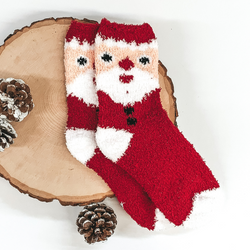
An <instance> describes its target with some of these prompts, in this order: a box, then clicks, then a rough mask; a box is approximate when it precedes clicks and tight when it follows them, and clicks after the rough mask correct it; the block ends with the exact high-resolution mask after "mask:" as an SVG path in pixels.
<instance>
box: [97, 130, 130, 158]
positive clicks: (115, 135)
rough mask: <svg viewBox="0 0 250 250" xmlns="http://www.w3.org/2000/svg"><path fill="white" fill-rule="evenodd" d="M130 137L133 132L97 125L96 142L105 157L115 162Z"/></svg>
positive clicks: (128, 142) (120, 155)
mask: <svg viewBox="0 0 250 250" xmlns="http://www.w3.org/2000/svg"><path fill="white" fill-rule="evenodd" d="M132 137H133V134H132V133H129V132H127V131H125V130H116V129H114V128H100V127H97V132H96V143H97V145H98V147H99V148H100V150H101V151H102V153H103V154H104V155H105V156H106V157H107V158H109V159H110V160H111V161H113V162H117V161H118V160H119V159H120V158H121V157H122V156H123V155H124V153H125V151H126V150H127V148H128V146H129V144H130V141H131V139H132Z"/></svg>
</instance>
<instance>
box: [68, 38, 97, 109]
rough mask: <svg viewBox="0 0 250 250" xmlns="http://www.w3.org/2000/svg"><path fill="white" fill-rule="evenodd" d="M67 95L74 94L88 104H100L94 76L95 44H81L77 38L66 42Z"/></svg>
mask: <svg viewBox="0 0 250 250" xmlns="http://www.w3.org/2000/svg"><path fill="white" fill-rule="evenodd" d="M64 64H65V68H66V69H67V70H66V71H65V77H66V90H67V96H69V95H71V94H72V95H74V96H76V97H78V98H80V99H83V101H84V102H85V103H87V104H94V105H96V106H97V105H98V100H97V95H96V90H95V86H94V85H93V78H94V73H95V71H94V69H93V65H94V45H89V44H88V43H84V44H83V45H80V44H79V42H78V41H77V39H76V38H74V39H72V40H71V41H70V42H69V43H65V60H64Z"/></svg>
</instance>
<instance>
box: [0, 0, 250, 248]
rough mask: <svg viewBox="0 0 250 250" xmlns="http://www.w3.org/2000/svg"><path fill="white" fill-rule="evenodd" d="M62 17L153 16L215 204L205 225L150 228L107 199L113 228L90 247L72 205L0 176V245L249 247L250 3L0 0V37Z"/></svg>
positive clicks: (184, 124)
mask: <svg viewBox="0 0 250 250" xmlns="http://www.w3.org/2000/svg"><path fill="white" fill-rule="evenodd" d="M64 16H73V17H76V18H80V19H81V18H84V17H86V18H89V19H94V20H97V21H100V20H101V18H102V17H106V18H108V19H110V20H111V21H117V22H127V23H142V22H148V23H150V24H151V26H152V27H153V29H154V31H155V33H156V35H157V38H158V42H159V57H160V60H161V61H162V62H163V64H164V65H165V66H166V67H167V69H168V74H169V76H170V77H171V78H172V80H173V83H174V87H175V96H176V97H177V107H178V111H179V118H178V119H177V122H178V125H179V129H180V130H181V131H182V132H183V133H184V135H185V136H186V137H187V138H188V140H190V141H191V142H192V143H193V144H194V146H195V148H196V149H197V151H198V152H199V153H200V154H201V155H202V157H203V158H205V160H206V162H207V164H208V166H209V167H210V168H211V169H212V171H213V173H214V174H215V176H216V178H217V179H219V181H220V183H221V186H222V187H223V190H224V192H225V203H224V207H223V211H222V213H220V214H218V219H217V220H216V222H214V223H213V224H210V225H207V226H205V227H203V228H199V229H195V230H187V231H185V230H184V231H183V230H178V229H176V230H172V231H171V230H169V231H163V232H160V233H155V232H148V231H147V230H146V229H142V228H140V227H139V226H137V225H136V224H135V222H134V221H132V220H131V219H130V217H129V216H128V215H127V214H126V213H125V212H124V211H123V210H122V208H121V207H120V206H119V204H118V202H117V200H116V199H110V200H108V201H106V203H107V204H108V205H111V207H113V208H114V210H115V211H116V213H117V216H118V223H119V224H118V227H117V229H116V233H115V234H114V235H113V236H112V237H111V238H110V239H109V240H108V241H107V242H105V243H96V244H95V245H92V246H89V245H88V244H86V243H85V242H84V241H83V239H82V237H81V236H80V235H79V234H78V232H77V231H76V226H75V219H76V217H77V215H78V213H79V211H80V208H79V207H63V206H61V205H60V204H59V203H58V202H57V201H54V202H52V203H43V202H39V201H38V200H35V199H33V198H30V197H28V196H27V195H24V194H21V193H19V191H18V190H16V189H15V188H13V187H12V186H11V185H10V184H9V183H8V182H7V181H6V180H5V179H2V178H0V249H1V250H2V249H3V250H9V249H11V250H12V249H20V250H22V249H26V250H34V249H36V250H40V249H46V250H57V249H58V250H64V249H74V250H78V249H152V248H155V249H168V250H174V249H192V250H196V249H197V250H198V249H203V250H204V249H241V250H244V249H250V242H249V225H250V202H249V198H250V194H249V193H250V182H249V178H250V162H249V159H250V157H249V154H250V152H249V141H250V132H249V128H250V124H249V123H250V118H249V113H250V112H249V108H250V99H249V93H250V73H249V72H250V70H249V67H250V2H249V1H247V0H245V1H244V0H237V1H236V0H234V1H232V0H209V1H205V0H175V1H170V0H162V1H161V0H143V1H142V0H126V1H117V0H116V1H115V0H95V1H91V0H88V1H83V0H70V1H62V0H61V1H59V0H54V1H52V0H44V1H34V0H33V1H31V0H30V1H29V0H22V1H20V0H15V1H14V0H8V1H1V14H0V44H2V43H3V41H4V39H5V38H6V37H7V36H8V35H9V34H10V33H12V32H13V31H14V30H15V29H21V28H22V27H23V26H26V25H30V23H31V22H33V21H37V20H41V19H44V18H48V17H64ZM0 72H1V69H0Z"/></svg>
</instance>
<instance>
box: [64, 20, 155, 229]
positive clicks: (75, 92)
mask: <svg viewBox="0 0 250 250" xmlns="http://www.w3.org/2000/svg"><path fill="white" fill-rule="evenodd" d="M98 27H99V24H83V23H80V22H76V21H73V22H72V23H71V26H70V28H69V30H68V33H67V35H66V39H65V59H64V62H65V77H66V90H67V105H68V121H67V127H66V143H67V147H68V149H69V151H70V152H71V154H72V155H73V156H74V157H75V158H76V159H77V160H79V161H80V162H81V163H83V164H85V165H86V166H87V167H89V168H91V169H93V170H94V171H95V172H97V174H98V175H100V176H101V177H102V178H103V179H104V181H105V182H106V183H107V184H108V185H109V187H110V188H111V189H112V190H113V192H114V193H115V195H116V197H117V199H118V200H119V202H120V203H121V204H122V206H123V208H124V209H125V211H126V212H127V213H128V214H129V215H130V216H131V217H132V218H133V219H134V220H135V221H136V222H137V223H138V224H139V225H141V226H142V227H146V228H148V229H150V230H151V229H154V223H155V221H154V216H155V205H154V204H153V203H152V201H151V200H150V199H149V197H148V195H147V194H146V193H145V191H144V190H143V189H142V187H141V186H140V185H139V184H138V183H137V182H136V181H135V180H134V179H133V178H131V176H130V175H129V174H128V173H126V172H125V171H124V170H123V169H121V168H120V167H118V166H116V165H115V164H114V163H113V162H112V161H110V160H109V159H107V158H106V157H105V156H104V155H103V154H102V153H101V151H100V150H99V149H98V147H97V146H96V141H95V132H96V127H97V120H98V116H97V114H98V99H97V94H96V90H95V86H94V73H95V72H94V39H95V35H96V32H97V29H98Z"/></svg>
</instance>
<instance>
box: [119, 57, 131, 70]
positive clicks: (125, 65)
mask: <svg viewBox="0 0 250 250" xmlns="http://www.w3.org/2000/svg"><path fill="white" fill-rule="evenodd" d="M119 66H120V67H121V68H123V69H125V70H131V69H132V68H134V66H135V65H134V63H133V62H132V61H131V60H130V59H129V58H128V56H127V57H126V58H125V59H123V60H121V61H120V62H119Z"/></svg>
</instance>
